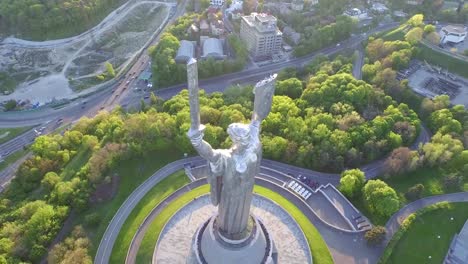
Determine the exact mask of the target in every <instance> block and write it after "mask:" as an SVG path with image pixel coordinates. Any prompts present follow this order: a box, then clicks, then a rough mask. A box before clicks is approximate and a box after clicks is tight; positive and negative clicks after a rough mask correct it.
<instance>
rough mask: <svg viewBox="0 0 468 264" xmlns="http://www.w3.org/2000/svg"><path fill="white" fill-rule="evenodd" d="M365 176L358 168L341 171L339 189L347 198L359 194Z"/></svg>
mask: <svg viewBox="0 0 468 264" xmlns="http://www.w3.org/2000/svg"><path fill="white" fill-rule="evenodd" d="M365 181H366V177H365V175H364V172H362V171H361V170H359V169H352V170H346V171H344V172H343V173H341V179H340V191H341V192H342V193H343V194H344V195H346V196H347V197H349V198H353V197H356V196H357V195H358V194H360V192H361V189H362V187H363V186H364V182H365Z"/></svg>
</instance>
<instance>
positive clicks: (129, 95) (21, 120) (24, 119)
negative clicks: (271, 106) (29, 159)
mask: <svg viewBox="0 0 468 264" xmlns="http://www.w3.org/2000/svg"><path fill="white" fill-rule="evenodd" d="M180 14H183V8H181V7H178V10H177V12H176V14H175V15H174V18H175V17H177V16H179V15H180ZM398 25H399V24H398V23H389V24H383V25H381V26H378V27H377V28H375V29H373V30H371V31H370V32H368V34H373V33H376V32H380V31H385V30H389V29H392V28H395V27H397V26H398ZM366 38H367V37H366V36H362V35H356V36H353V37H351V38H349V39H347V40H345V41H342V42H340V43H339V44H340V45H338V46H335V45H334V46H331V47H327V48H324V49H322V50H319V51H317V52H314V53H312V54H309V55H307V56H304V57H300V58H295V59H290V60H288V61H283V62H278V63H272V64H269V65H266V66H263V67H260V68H255V69H247V70H243V71H241V72H236V73H230V74H225V75H222V76H218V77H213V78H210V79H205V80H201V81H200V87H201V88H202V89H205V90H206V92H208V93H212V92H222V91H224V90H225V89H226V88H227V87H229V86H230V85H233V84H238V83H242V84H244V83H255V82H257V81H259V80H261V79H263V78H265V77H267V76H269V75H270V74H272V73H276V72H278V71H280V70H281V69H283V68H286V67H300V66H304V65H305V64H307V63H308V62H309V61H311V60H312V59H314V58H315V57H316V56H317V55H318V54H325V55H331V54H334V53H337V52H339V51H341V50H344V49H350V48H355V47H356V46H357V45H360V43H361V42H362V41H363V40H365V39H366ZM145 56H146V57H145ZM141 61H143V62H144V63H141ZM147 62H148V56H147V55H146V52H142V53H141V57H140V58H139V59H138V60H137V63H135V65H134V67H136V68H132V70H130V72H129V74H131V76H132V77H133V76H134V75H133V72H135V74H137V72H138V73H139V72H141V71H142V70H143V66H142V65H147ZM138 64H140V65H138ZM146 67H147V66H146ZM132 77H130V78H132ZM125 78H129V76H128V74H127V76H126V77H125ZM125 80H127V81H128V79H125ZM132 80H133V81H132ZM132 80H131V83H130V84H129V87H130V88H131V87H134V85H136V84H135V83H133V82H135V79H132ZM125 83H126V81H125ZM185 87H186V84H185V83H184V84H179V85H174V86H171V87H168V88H164V89H160V90H156V95H158V96H160V97H161V98H163V99H169V98H171V97H173V96H174V95H176V94H177V93H179V92H180V91H181V90H182V89H184V88H185ZM116 88H119V89H116ZM130 88H127V89H126V90H123V87H122V83H121V84H117V85H116V86H115V87H113V88H110V89H106V90H102V91H100V92H98V93H96V94H93V95H91V96H89V97H88V98H86V99H80V100H77V101H75V102H73V103H71V104H69V105H66V106H64V107H63V108H60V109H53V108H50V107H45V108H43V109H40V110H32V111H22V112H3V113H0V128H1V127H20V126H32V125H37V124H41V123H44V122H46V121H48V120H51V119H56V118H63V119H67V120H68V119H70V120H76V119H78V118H80V117H81V116H86V115H89V116H93V115H94V114H95V113H96V111H97V110H99V109H100V108H101V107H102V106H104V107H105V108H106V109H110V108H111V107H112V106H115V104H116V103H120V104H122V105H138V104H139V103H140V101H141V99H143V98H144V97H145V96H147V94H144V93H135V92H130V90H131V89H130ZM117 90H118V91H120V93H119V92H116V91H117ZM122 93H123V94H122ZM116 96H117V98H118V100H113V101H112V97H114V98H115V97H116ZM109 98H111V101H112V102H111V103H107V102H108V101H107V100H109ZM83 101H86V102H87V105H85V106H83ZM88 106H93V107H92V108H91V109H89V108H90V107H88ZM97 107H98V108H97Z"/></svg>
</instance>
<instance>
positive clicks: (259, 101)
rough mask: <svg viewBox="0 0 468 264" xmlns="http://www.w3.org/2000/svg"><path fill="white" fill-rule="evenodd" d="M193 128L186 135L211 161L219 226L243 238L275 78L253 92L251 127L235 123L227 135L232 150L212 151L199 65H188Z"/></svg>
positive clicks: (230, 235) (226, 233)
mask: <svg viewBox="0 0 468 264" xmlns="http://www.w3.org/2000/svg"><path fill="white" fill-rule="evenodd" d="M187 72H188V86H189V97H190V98H189V99H190V117H191V127H190V130H189V131H188V133H187V135H188V137H189V138H190V140H191V142H192V145H193V147H194V148H195V149H196V151H197V152H198V154H199V155H200V156H201V157H203V158H205V159H206V160H208V162H209V169H210V173H209V176H208V182H209V184H210V187H211V201H212V203H213V205H215V206H216V205H217V206H218V216H217V219H216V225H217V227H218V229H219V231H220V232H221V233H222V234H223V236H225V237H227V238H229V239H234V240H238V239H242V238H243V237H245V236H246V235H247V232H248V231H247V229H248V228H247V226H248V222H249V215H250V204H251V201H252V190H253V186H254V177H255V175H257V174H258V173H259V169H260V161H261V159H262V145H261V143H260V123H261V122H262V120H263V119H265V117H266V116H267V115H268V113H269V112H270V110H271V103H272V98H273V93H274V82H275V78H276V75H272V76H270V77H269V78H267V79H266V80H263V81H261V82H259V83H258V84H257V85H256V86H255V89H254V94H255V101H254V109H253V114H252V121H251V123H250V124H241V123H233V124H231V125H229V127H228V129H227V132H228V134H229V136H230V138H231V140H232V147H231V148H230V149H213V148H212V147H211V145H210V144H209V143H208V142H206V141H204V140H203V135H204V134H203V131H204V128H205V127H204V126H203V125H202V124H200V111H199V107H200V106H199V100H198V76H197V75H198V71H197V62H196V60H194V59H192V60H190V61H189V62H188V64H187Z"/></svg>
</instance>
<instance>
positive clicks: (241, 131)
mask: <svg viewBox="0 0 468 264" xmlns="http://www.w3.org/2000/svg"><path fill="white" fill-rule="evenodd" d="M227 132H228V134H229V137H230V138H231V140H232V142H233V145H234V146H236V147H244V146H248V145H249V142H250V127H249V125H246V124H241V123H233V124H230V125H229V127H228V129H227Z"/></svg>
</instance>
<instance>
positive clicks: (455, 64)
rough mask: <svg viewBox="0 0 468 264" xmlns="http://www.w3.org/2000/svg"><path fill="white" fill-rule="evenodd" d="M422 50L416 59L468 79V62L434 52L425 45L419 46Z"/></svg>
mask: <svg viewBox="0 0 468 264" xmlns="http://www.w3.org/2000/svg"><path fill="white" fill-rule="evenodd" d="M418 48H419V50H420V52H419V53H417V55H416V57H417V58H418V59H420V60H426V61H427V62H428V63H430V64H434V65H438V66H440V67H442V68H443V69H442V70H444V71H445V70H447V69H448V71H449V72H452V73H456V74H458V75H460V76H463V77H465V78H468V70H467V69H468V61H463V60H459V59H457V58H454V57H451V56H449V55H446V54H444V53H441V52H438V51H435V50H432V49H430V48H428V47H426V46H424V45H423V44H419V45H418Z"/></svg>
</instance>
